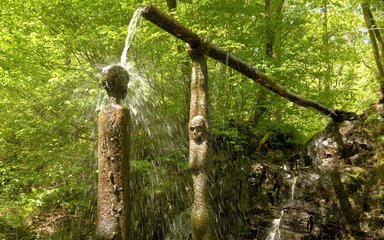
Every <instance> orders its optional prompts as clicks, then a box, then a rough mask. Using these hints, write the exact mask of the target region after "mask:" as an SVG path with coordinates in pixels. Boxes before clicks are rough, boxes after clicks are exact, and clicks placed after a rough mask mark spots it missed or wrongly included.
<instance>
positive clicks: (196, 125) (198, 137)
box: [189, 115, 206, 141]
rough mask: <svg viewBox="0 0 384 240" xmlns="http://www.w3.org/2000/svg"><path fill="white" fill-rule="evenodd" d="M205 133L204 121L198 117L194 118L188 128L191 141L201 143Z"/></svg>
mask: <svg viewBox="0 0 384 240" xmlns="http://www.w3.org/2000/svg"><path fill="white" fill-rule="evenodd" d="M205 132H206V127H205V119H204V118H203V117H202V116H200V115H197V116H194V117H193V118H192V120H191V123H190V126H189V133H190V135H191V137H192V139H193V140H195V141H202V140H203V137H204V133H205Z"/></svg>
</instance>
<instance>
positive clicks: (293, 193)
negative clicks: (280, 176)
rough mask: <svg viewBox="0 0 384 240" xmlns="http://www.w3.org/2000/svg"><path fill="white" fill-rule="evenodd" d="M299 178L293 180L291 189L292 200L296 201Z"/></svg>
mask: <svg viewBox="0 0 384 240" xmlns="http://www.w3.org/2000/svg"><path fill="white" fill-rule="evenodd" d="M296 182H297V176H295V177H294V178H293V181H292V187H291V200H292V201H293V200H295V190H296Z"/></svg>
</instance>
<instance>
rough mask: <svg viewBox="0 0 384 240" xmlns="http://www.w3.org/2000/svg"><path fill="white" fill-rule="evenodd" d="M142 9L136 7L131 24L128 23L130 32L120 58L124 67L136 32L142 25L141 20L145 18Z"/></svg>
mask: <svg viewBox="0 0 384 240" xmlns="http://www.w3.org/2000/svg"><path fill="white" fill-rule="evenodd" d="M141 11H142V8H141V7H138V8H137V9H136V11H135V12H134V13H133V16H132V18H131V21H130V22H129V25H128V30H127V31H128V33H127V37H126V38H125V46H124V50H123V53H122V54H121V58H120V65H121V66H123V67H125V66H126V64H127V52H128V49H129V47H130V46H131V43H132V41H133V38H134V37H135V34H136V30H137V28H138V26H139V25H140V23H141V20H142V19H143V18H142V15H141Z"/></svg>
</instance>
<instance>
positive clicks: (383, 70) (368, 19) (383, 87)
mask: <svg viewBox="0 0 384 240" xmlns="http://www.w3.org/2000/svg"><path fill="white" fill-rule="evenodd" d="M361 7H362V9H363V15H364V20H365V24H366V26H367V28H368V34H369V39H370V40H371V45H372V50H373V56H374V59H375V62H376V66H377V70H378V74H377V78H378V80H379V84H380V93H381V97H380V102H381V103H383V102H384V66H383V63H382V62H381V57H380V51H379V46H378V38H377V36H379V38H380V37H381V35H379V32H378V34H377V35H376V34H375V30H374V28H373V24H372V22H374V19H373V15H372V13H371V10H370V6H369V3H368V2H363V3H362V4H361ZM379 42H380V40H379Z"/></svg>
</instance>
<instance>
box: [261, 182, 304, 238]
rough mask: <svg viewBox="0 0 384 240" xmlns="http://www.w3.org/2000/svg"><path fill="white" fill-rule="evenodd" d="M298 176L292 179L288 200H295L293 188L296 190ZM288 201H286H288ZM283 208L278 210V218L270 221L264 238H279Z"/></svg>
mask: <svg viewBox="0 0 384 240" xmlns="http://www.w3.org/2000/svg"><path fill="white" fill-rule="evenodd" d="M297 178H298V176H294V177H293V179H292V184H291V198H290V201H289V202H291V201H293V200H295V190H296V183H297ZM289 202H288V203H289ZM283 215H284V210H281V211H280V216H279V217H278V218H275V219H273V221H272V227H271V228H270V229H269V232H268V235H267V238H266V240H280V237H281V236H280V222H281V219H282V218H283Z"/></svg>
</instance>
